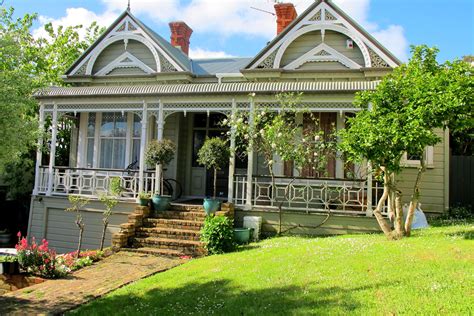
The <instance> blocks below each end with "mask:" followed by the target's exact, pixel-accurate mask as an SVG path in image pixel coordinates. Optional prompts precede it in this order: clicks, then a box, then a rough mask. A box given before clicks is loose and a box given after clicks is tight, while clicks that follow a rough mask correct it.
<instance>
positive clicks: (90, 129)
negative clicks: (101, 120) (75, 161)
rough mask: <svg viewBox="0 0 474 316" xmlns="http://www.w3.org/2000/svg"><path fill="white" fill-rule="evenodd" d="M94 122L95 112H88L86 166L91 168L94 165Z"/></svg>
mask: <svg viewBox="0 0 474 316" xmlns="http://www.w3.org/2000/svg"><path fill="white" fill-rule="evenodd" d="M95 124H96V115H95V113H89V117H88V119H87V158H86V164H87V167H88V168H92V167H93V166H94V145H95Z"/></svg>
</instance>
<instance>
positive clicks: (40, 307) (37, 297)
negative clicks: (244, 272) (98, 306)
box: [0, 251, 185, 315]
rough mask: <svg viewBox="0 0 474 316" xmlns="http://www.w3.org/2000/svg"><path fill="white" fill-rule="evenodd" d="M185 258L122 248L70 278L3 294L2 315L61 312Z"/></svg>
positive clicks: (175, 264) (0, 306)
mask: <svg viewBox="0 0 474 316" xmlns="http://www.w3.org/2000/svg"><path fill="white" fill-rule="evenodd" d="M184 261H185V260H183V259H178V258H167V257H156V256H151V255H146V254H139V253H131V252H124V251H121V252H119V253H116V254H114V255H112V256H110V257H108V258H105V259H104V260H102V261H100V262H98V263H97V264H94V265H92V266H90V267H87V268H84V269H81V270H79V271H76V272H74V273H72V274H71V275H70V276H69V277H68V278H65V279H59V280H48V281H46V282H44V283H41V284H37V285H33V286H30V287H27V288H23V289H21V290H18V291H15V292H10V293H8V294H4V295H2V296H0V315H5V314H22V315H26V314H58V313H62V312H64V311H67V310H70V309H72V308H74V307H76V306H78V305H81V304H84V303H86V302H88V301H90V300H92V299H95V298H97V297H100V296H103V295H104V294H106V293H108V292H110V291H112V290H115V289H117V288H119V287H121V286H123V285H125V284H127V283H130V282H133V281H136V280H139V279H141V278H144V277H146V276H149V275H152V274H154V273H157V272H161V271H165V270H168V269H170V268H172V267H175V266H177V265H179V264H181V263H183V262H184Z"/></svg>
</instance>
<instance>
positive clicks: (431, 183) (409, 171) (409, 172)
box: [397, 130, 449, 213]
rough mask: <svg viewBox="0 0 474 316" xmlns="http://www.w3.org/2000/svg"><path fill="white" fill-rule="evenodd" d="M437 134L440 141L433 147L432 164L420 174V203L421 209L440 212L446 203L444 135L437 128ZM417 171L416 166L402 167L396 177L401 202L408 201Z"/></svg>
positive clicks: (446, 179) (428, 211) (443, 209)
mask: <svg viewBox="0 0 474 316" xmlns="http://www.w3.org/2000/svg"><path fill="white" fill-rule="evenodd" d="M436 133H437V135H438V136H440V137H441V139H442V141H441V142H440V143H438V144H436V145H435V146H434V148H433V165H432V166H431V167H429V168H428V169H427V170H426V172H425V173H424V174H423V176H422V181H421V185H420V193H421V197H420V203H421V209H422V210H423V211H424V212H427V213H442V212H444V211H445V205H447V203H446V202H447V199H448V192H447V191H446V186H445V182H446V181H449V179H448V178H446V170H445V159H446V152H445V141H446V139H445V137H444V131H443V130H437V132H436ZM417 173H418V169H417V168H416V167H405V168H403V170H402V172H401V173H400V175H399V176H398V177H397V179H398V187H399V188H400V189H401V190H402V193H403V203H408V202H409V201H410V197H411V195H412V193H413V184H414V183H415V179H416V176H417Z"/></svg>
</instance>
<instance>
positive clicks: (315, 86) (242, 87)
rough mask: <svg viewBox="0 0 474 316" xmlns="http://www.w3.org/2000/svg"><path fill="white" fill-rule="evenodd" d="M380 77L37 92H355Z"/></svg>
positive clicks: (86, 94)
mask: <svg viewBox="0 0 474 316" xmlns="http://www.w3.org/2000/svg"><path fill="white" fill-rule="evenodd" d="M379 82H380V81H345V82H335V81H329V82H236V83H190V84H154V85H136V86H135V85H133V86H132V85H130V86H93V87H50V88H46V89H43V90H40V91H37V92H36V93H35V97H36V98H48V97H90V96H160V95H193V94H244V93H253V92H254V93H257V94H258V93H279V92H304V93H318V92H356V91H361V90H373V89H375V87H376V86H377V85H378V83H379Z"/></svg>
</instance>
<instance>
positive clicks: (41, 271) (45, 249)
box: [15, 232, 110, 278]
mask: <svg viewBox="0 0 474 316" xmlns="http://www.w3.org/2000/svg"><path fill="white" fill-rule="evenodd" d="M17 236H18V244H17V245H16V246H15V248H16V250H17V258H18V262H19V264H20V267H21V268H22V269H23V270H25V271H26V272H28V273H31V274H35V275H39V276H42V277H45V278H59V277H63V276H66V275H67V274H68V273H70V272H71V271H75V270H78V269H80V268H83V267H86V266H90V265H92V263H94V262H95V261H98V260H100V259H102V258H103V257H104V256H106V255H108V254H110V250H105V251H100V250H86V251H82V252H80V253H79V255H77V252H76V251H73V252H70V253H66V254H60V255H57V254H56V251H54V250H53V249H50V248H49V246H48V242H47V241H46V239H43V240H42V241H41V244H37V243H36V240H35V238H34V237H33V238H32V241H31V243H29V242H28V240H27V239H26V238H25V237H22V236H21V233H20V232H19V233H18V234H17Z"/></svg>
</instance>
